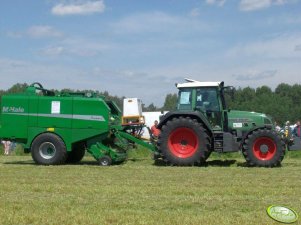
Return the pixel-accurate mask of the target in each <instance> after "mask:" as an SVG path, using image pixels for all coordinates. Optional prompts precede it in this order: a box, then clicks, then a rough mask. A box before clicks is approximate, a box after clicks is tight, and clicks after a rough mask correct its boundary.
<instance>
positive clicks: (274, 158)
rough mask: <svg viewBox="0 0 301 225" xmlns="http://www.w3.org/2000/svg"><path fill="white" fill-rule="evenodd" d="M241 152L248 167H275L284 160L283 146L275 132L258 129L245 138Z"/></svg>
mask: <svg viewBox="0 0 301 225" xmlns="http://www.w3.org/2000/svg"><path fill="white" fill-rule="evenodd" d="M242 152H243V155H244V157H245V159H246V161H247V163H248V165H250V166H259V167H275V166H279V165H280V164H281V161H282V160H283V158H284V154H285V145H284V143H283V142H282V140H281V138H280V137H279V135H278V134H277V133H276V132H275V131H273V130H268V129H260V130H256V131H254V132H252V133H251V134H249V135H248V136H247V138H246V139H245V140H244V142H243V147H242Z"/></svg>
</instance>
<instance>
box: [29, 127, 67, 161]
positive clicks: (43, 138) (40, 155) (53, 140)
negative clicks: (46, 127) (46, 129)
mask: <svg viewBox="0 0 301 225" xmlns="http://www.w3.org/2000/svg"><path fill="white" fill-rule="evenodd" d="M31 155H32V158H33V160H34V161H35V162H36V163H37V164H41V165H58V164H63V163H65V161H66V158H67V150H66V145H65V143H64V141H63V140H62V139H61V138H60V137H59V136H57V135H56V134H53V133H43V134H40V135H39V136H37V137H36V138H35V139H34V141H33V142H32V145H31Z"/></svg>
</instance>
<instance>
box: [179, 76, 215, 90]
mask: <svg viewBox="0 0 301 225" xmlns="http://www.w3.org/2000/svg"><path fill="white" fill-rule="evenodd" d="M185 80H186V81H187V82H186V83H181V84H177V85H176V86H177V88H186V87H218V86H219V85H220V83H221V82H201V81H197V80H192V79H188V78H185Z"/></svg>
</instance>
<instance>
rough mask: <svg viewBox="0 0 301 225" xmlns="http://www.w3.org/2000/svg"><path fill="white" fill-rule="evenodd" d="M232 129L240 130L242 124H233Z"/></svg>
mask: <svg viewBox="0 0 301 225" xmlns="http://www.w3.org/2000/svg"><path fill="white" fill-rule="evenodd" d="M233 128H242V123H233Z"/></svg>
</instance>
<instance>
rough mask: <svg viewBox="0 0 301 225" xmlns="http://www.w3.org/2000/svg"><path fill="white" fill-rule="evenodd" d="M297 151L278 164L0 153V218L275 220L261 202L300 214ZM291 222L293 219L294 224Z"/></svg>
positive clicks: (41, 221)
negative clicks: (55, 161) (70, 160)
mask: <svg viewBox="0 0 301 225" xmlns="http://www.w3.org/2000/svg"><path fill="white" fill-rule="evenodd" d="M300 178H301V152H294V153H290V154H289V155H288V157H286V158H285V159H284V160H283V163H282V167H279V168H272V169H270V168H248V167H245V164H244V159H243V157H242V156H241V155H240V154H238V153H236V154H227V155H218V154H213V156H212V157H210V158H209V160H208V164H207V165H206V166H203V167H166V166H156V165H153V161H152V160H151V157H150V155H149V154H148V153H147V152H146V151H141V150H135V151H131V152H130V154H129V160H128V161H127V162H126V163H124V164H121V165H116V166H111V167H100V166H98V165H97V163H96V161H95V160H94V159H93V158H92V157H90V156H86V157H85V158H84V160H83V162H82V163H81V165H64V166H37V165H35V164H34V163H33V162H32V160H31V157H30V156H16V155H14V156H0V224H1V225H2V224H4V225H10V224H11V225H25V224H26V225H29V224H30V225H35V224H36V225H47V224H64V225H68V224H70V225H71V224H72V225H73V224H83V225H89V224H95V225H102V224H135V225H139V224H147V225H149V224H175V225H177V224H178V225H183V224H197V225H200V224H205V225H210V224H214V225H217V224H218V225H223V224H229V225H234V224H239V225H241V224H248V225H249V224H254V225H255V224H256V225H257V224H279V223H277V222H274V221H273V220H272V219H270V218H269V217H268V216H267V214H266V208H267V207H268V206H270V205H272V204H276V205H277V204H279V205H285V206H289V207H291V208H293V209H295V210H296V211H297V212H298V214H299V215H300V214H301V179H300ZM296 224H298V223H296Z"/></svg>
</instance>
